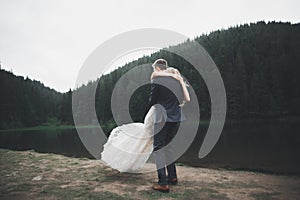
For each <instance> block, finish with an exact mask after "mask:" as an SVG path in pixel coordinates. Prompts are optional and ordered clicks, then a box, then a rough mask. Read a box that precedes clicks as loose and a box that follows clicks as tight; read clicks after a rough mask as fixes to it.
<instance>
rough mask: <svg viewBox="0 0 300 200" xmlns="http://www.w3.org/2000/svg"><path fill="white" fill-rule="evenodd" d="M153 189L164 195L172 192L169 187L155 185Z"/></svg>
mask: <svg viewBox="0 0 300 200" xmlns="http://www.w3.org/2000/svg"><path fill="white" fill-rule="evenodd" d="M152 189H153V190H156V191H159V192H164V193H169V192H170V189H169V185H153V186H152Z"/></svg>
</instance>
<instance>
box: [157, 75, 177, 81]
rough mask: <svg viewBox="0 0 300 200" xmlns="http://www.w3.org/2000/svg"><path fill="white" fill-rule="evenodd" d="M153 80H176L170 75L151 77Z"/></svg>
mask: <svg viewBox="0 0 300 200" xmlns="http://www.w3.org/2000/svg"><path fill="white" fill-rule="evenodd" d="M152 81H153V82H165V81H176V80H175V79H174V78H172V77H170V76H158V77H155V78H153V79H152Z"/></svg>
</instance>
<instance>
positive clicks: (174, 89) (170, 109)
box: [149, 59, 183, 193]
mask: <svg viewBox="0 0 300 200" xmlns="http://www.w3.org/2000/svg"><path fill="white" fill-rule="evenodd" d="M152 67H153V68H154V71H157V72H160V71H164V70H166V69H167V67H168V64H167V61H166V60H164V59H158V60H156V61H155V62H154V63H153V65H152ZM182 100H183V91H182V88H181V85H180V83H179V82H178V81H177V80H176V79H174V78H172V77H169V76H157V77H156V78H154V79H152V81H151V92H150V97H149V101H150V105H149V107H151V106H153V105H155V112H154V141H153V151H154V157H155V163H156V168H157V174H158V184H157V185H154V186H153V187H152V188H153V189H154V190H157V191H160V192H165V193H168V192H169V184H171V185H177V174H176V167H175V160H174V159H173V158H172V156H173V152H174V150H172V148H173V147H172V146H171V145H168V143H170V142H171V140H172V139H173V138H174V136H175V135H176V132H177V130H178V127H179V124H180V121H181V120H182V116H181V108H180V106H179V104H180V103H179V102H180V101H181V102H182ZM166 145H167V146H166ZM165 146H166V147H165ZM164 147H165V148H164ZM166 171H167V173H168V174H166Z"/></svg>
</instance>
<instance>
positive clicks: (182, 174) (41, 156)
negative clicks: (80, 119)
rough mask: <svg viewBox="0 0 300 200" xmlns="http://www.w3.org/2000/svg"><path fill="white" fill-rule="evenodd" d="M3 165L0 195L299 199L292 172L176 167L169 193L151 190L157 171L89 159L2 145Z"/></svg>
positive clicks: (299, 186) (299, 189)
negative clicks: (111, 165)
mask: <svg viewBox="0 0 300 200" xmlns="http://www.w3.org/2000/svg"><path fill="white" fill-rule="evenodd" d="M145 167H146V168H147V169H154V165H152V164H147V165H146V166H145ZM0 168H1V186H0V199H236V200H241V199H263V200H268V199H283V200H288V199H291V200H296V199H300V177H298V176H291V175H289V176H288V175H274V174H264V173H257V172H249V171H229V170H223V169H219V170H215V169H206V168H194V167H188V166H177V171H178V178H179V185H177V186H172V187H171V188H170V193H169V194H164V193H160V192H156V191H153V190H152V189H151V186H152V184H153V183H155V181H157V180H156V173H155V172H148V173H119V172H118V171H116V170H114V169H111V168H109V167H107V166H105V165H104V164H103V163H101V162H99V161H98V160H90V159H86V158H70V157H66V156H62V155H56V154H46V153H36V152H34V151H9V150H4V149H0Z"/></svg>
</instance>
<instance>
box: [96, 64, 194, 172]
mask: <svg viewBox="0 0 300 200" xmlns="http://www.w3.org/2000/svg"><path fill="white" fill-rule="evenodd" d="M158 76H170V77H172V78H175V79H176V80H178V81H179V82H180V84H181V86H182V90H183V94H184V101H183V102H181V104H180V105H179V106H183V105H184V104H185V102H186V101H190V96H189V92H188V90H187V87H188V85H187V84H186V82H185V81H184V80H183V78H182V76H181V74H180V72H179V71H178V70H177V69H175V68H173V67H168V68H167V69H166V70H165V71H160V72H153V73H152V75H151V79H153V78H155V77H158ZM155 109H156V108H155V106H152V107H151V108H150V110H149V111H148V113H147V115H146V117H145V120H144V123H130V124H124V125H122V126H118V127H116V128H114V129H113V130H112V132H111V133H110V136H109V137H108V140H107V142H106V143H105V144H104V149H103V151H102V153H101V160H102V161H104V162H105V163H106V164H107V165H109V166H110V167H112V168H114V169H117V170H118V171H120V172H134V171H137V170H139V169H141V168H142V167H143V166H144V164H145V163H146V162H147V160H148V158H149V157H150V155H151V153H152V151H153V113H154V110H155Z"/></svg>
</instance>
